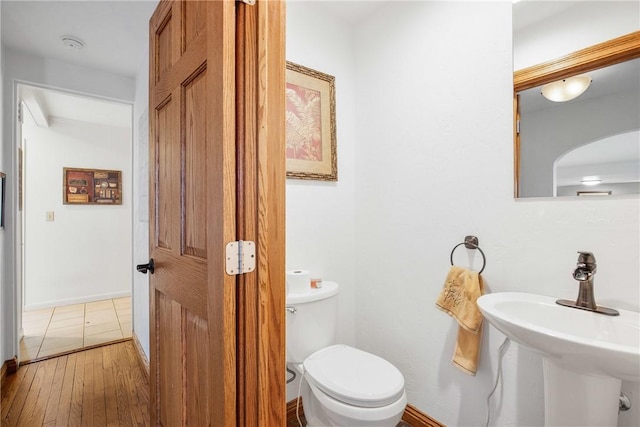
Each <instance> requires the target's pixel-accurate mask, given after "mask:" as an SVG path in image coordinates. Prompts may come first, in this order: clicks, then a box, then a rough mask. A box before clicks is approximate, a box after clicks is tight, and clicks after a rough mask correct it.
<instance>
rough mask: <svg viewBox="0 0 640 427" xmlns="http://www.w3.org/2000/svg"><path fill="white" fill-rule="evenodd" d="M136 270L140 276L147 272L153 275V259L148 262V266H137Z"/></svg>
mask: <svg viewBox="0 0 640 427" xmlns="http://www.w3.org/2000/svg"><path fill="white" fill-rule="evenodd" d="M136 270H138V271H139V272H140V273H142V274H147V271H148V272H149V273H151V274H153V270H154V265H153V258H151V259H150V260H149V263H148V264H138V265H137V266H136Z"/></svg>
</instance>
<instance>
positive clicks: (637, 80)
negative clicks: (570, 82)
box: [514, 6, 640, 197]
mask: <svg viewBox="0 0 640 427" xmlns="http://www.w3.org/2000/svg"><path fill="white" fill-rule="evenodd" d="M514 10H515V9H514ZM575 10H576V9H575V6H574V11H575ZM635 25H636V28H637V24H635ZM517 29H518V28H517V17H516V14H515V13H514V34H515V30H517ZM514 47H517V43H516V39H515V35H514ZM538 55H539V53H538ZM639 57H640V31H635V32H632V33H630V34H627V35H624V36H621V37H616V38H614V39H611V40H608V41H606V42H603V43H598V44H595V45H593V46H590V47H587V48H584V49H580V50H578V51H575V52H573V53H570V54H566V55H564V56H561V57H559V58H556V59H552V60H549V61H546V62H543V63H540V64H536V65H532V66H528V67H526V68H523V69H520V70H518V71H516V72H515V73H514V95H515V96H514V118H515V123H514V172H515V177H514V184H515V196H516V197H556V196H578V195H579V194H578V193H580V195H584V194H609V193H610V194H612V195H621V194H639V193H640V59H638V58H639ZM514 63H516V65H517V63H518V61H516V60H515V53H514ZM582 74H587V75H588V76H589V77H590V78H591V85H590V86H589V87H588V88H587V90H586V91H585V92H584V93H583V94H582V95H580V96H578V97H577V98H575V99H572V100H569V101H567V102H553V101H550V100H548V99H546V98H545V97H544V96H543V95H542V93H541V88H542V86H544V85H545V84H547V83H550V82H554V81H558V80H562V79H567V78H568V77H571V76H575V75H582Z"/></svg>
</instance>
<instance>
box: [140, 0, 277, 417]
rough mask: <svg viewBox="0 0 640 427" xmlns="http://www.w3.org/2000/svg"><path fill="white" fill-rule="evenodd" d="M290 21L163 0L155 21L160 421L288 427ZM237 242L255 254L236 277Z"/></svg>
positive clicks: (155, 342)
mask: <svg viewBox="0 0 640 427" xmlns="http://www.w3.org/2000/svg"><path fill="white" fill-rule="evenodd" d="M284 20H285V10H284V2H281V1H277V0H268V1H267V0H258V1H257V3H256V4H255V5H253V6H249V5H247V4H243V3H240V2H237V3H235V2H233V1H232V0H218V1H185V0H173V1H171V0H163V1H161V2H160V4H159V5H158V7H157V9H156V12H155V13H154V15H153V17H152V18H151V21H150V33H149V41H150V64H149V72H150V77H149V82H150V87H149V98H150V100H149V102H150V107H149V111H150V115H149V116H150V123H149V126H150V144H149V146H150V148H149V150H150V174H151V179H150V195H151V197H150V218H149V228H150V236H149V242H150V243H149V245H150V256H151V257H152V258H154V260H155V274H153V275H152V276H151V278H150V336H151V346H150V347H151V355H150V380H151V381H150V382H151V397H152V408H151V419H152V425H163V426H166V427H173V426H180V425H195V426H207V425H214V426H234V425H242V426H258V425H264V426H280V425H284V424H285V402H284V400H285V384H284V381H283V379H284V378H285V372H284V367H285V360H284V313H285V310H284V306H285V304H284V302H285V301H284V211H283V208H284V205H285V203H284V177H285V169H284V120H283V116H284V70H285V60H284ZM238 224H240V225H241V227H237V225H238ZM233 240H252V241H255V242H256V247H257V249H258V255H257V268H256V270H255V271H254V272H252V273H249V274H245V275H242V276H239V278H236V277H231V276H227V275H225V273H224V271H225V268H224V267H225V266H224V262H225V254H224V247H225V245H226V243H228V242H230V241H233Z"/></svg>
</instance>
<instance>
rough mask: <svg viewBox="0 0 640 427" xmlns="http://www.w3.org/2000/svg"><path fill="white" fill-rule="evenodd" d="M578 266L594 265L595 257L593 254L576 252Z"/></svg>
mask: <svg viewBox="0 0 640 427" xmlns="http://www.w3.org/2000/svg"><path fill="white" fill-rule="evenodd" d="M578 264H586V265H593V266H594V267H595V265H596V257H595V256H594V255H593V252H587V251H578Z"/></svg>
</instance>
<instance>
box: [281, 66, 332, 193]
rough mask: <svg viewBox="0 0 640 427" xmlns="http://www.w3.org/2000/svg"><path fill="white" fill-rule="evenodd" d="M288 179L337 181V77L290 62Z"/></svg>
mask: <svg viewBox="0 0 640 427" xmlns="http://www.w3.org/2000/svg"><path fill="white" fill-rule="evenodd" d="M285 90H286V132H285V134H286V163H287V177H288V178H297V179H314V180H322V181H337V180H338V155H337V150H336V145H337V144H336V96H335V77H333V76H331V75H329V74H325V73H322V72H320V71H317V70H313V69H311V68H308V67H304V66H302V65H298V64H295V63H293V62H289V61H287V70H286V88H285Z"/></svg>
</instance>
